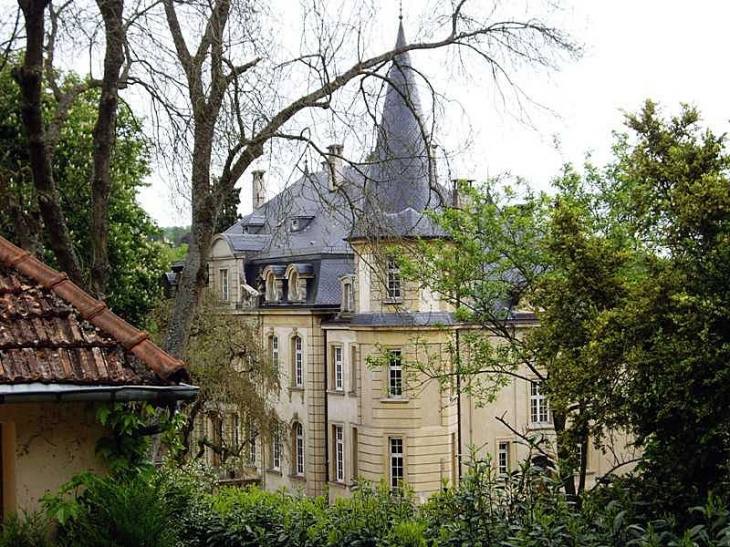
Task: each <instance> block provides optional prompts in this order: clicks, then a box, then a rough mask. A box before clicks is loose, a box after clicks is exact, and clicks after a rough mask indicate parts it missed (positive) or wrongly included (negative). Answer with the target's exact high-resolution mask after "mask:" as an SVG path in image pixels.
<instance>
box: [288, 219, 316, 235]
mask: <svg viewBox="0 0 730 547" xmlns="http://www.w3.org/2000/svg"><path fill="white" fill-rule="evenodd" d="M313 218H314V217H313V216H308V215H297V216H295V217H292V218H290V219H289V231H290V232H301V231H302V230H304V228H306V227H307V225H308V224H309V223H310V222H311V220H312V219H313Z"/></svg>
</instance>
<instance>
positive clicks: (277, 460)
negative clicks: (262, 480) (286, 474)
mask: <svg viewBox="0 0 730 547" xmlns="http://www.w3.org/2000/svg"><path fill="white" fill-rule="evenodd" d="M271 469H273V470H274V471H280V470H281V439H280V438H279V434H278V433H275V434H274V438H273V439H272V442H271Z"/></svg>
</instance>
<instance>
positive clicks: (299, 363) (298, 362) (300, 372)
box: [291, 334, 304, 389]
mask: <svg viewBox="0 0 730 547" xmlns="http://www.w3.org/2000/svg"><path fill="white" fill-rule="evenodd" d="M291 340H292V341H291V345H292V384H293V386H294V387H296V388H302V389H303V388H304V341H303V340H302V337H301V336H300V335H298V334H296V335H294V336H293V337H292V339H291Z"/></svg>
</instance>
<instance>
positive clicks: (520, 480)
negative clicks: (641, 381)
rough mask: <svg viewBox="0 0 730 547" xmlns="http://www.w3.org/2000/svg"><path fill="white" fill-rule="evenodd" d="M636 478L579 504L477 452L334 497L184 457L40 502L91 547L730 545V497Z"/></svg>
mask: <svg viewBox="0 0 730 547" xmlns="http://www.w3.org/2000/svg"><path fill="white" fill-rule="evenodd" d="M636 484H638V483H632V482H631V481H626V480H622V481H619V482H617V483H614V484H612V485H608V486H604V487H601V488H598V489H596V490H594V491H593V492H592V493H591V494H590V495H587V496H585V497H584V498H583V499H582V505H581V506H580V507H579V506H578V505H576V504H575V503H572V502H569V501H568V499H567V498H566V497H565V496H564V495H563V494H562V493H561V491H560V487H559V484H558V482H557V481H556V480H555V479H554V478H552V476H551V475H550V474H548V473H545V472H543V470H541V469H540V468H539V467H536V466H531V465H529V464H525V465H524V466H523V467H521V468H520V469H517V470H515V471H513V472H511V473H510V474H509V475H506V476H496V474H495V473H494V470H493V467H492V465H491V463H490V462H488V461H479V462H474V463H472V464H471V465H470V466H469V470H468V472H467V473H466V474H465V476H464V477H463V480H462V482H461V484H459V485H458V486H455V487H454V486H447V485H444V488H443V489H442V490H441V491H440V492H439V493H437V494H436V495H434V496H433V497H432V498H431V499H430V500H428V501H427V502H426V503H425V504H423V505H420V506H419V505H417V504H416V503H415V501H414V497H413V495H412V492H411V491H409V489H408V488H402V489H399V490H397V491H391V490H390V489H389V488H388V487H387V485H386V484H380V485H378V486H375V485H371V484H359V485H356V486H355V487H354V488H353V492H352V496H351V497H350V498H347V499H339V500H337V501H335V502H334V503H332V504H330V503H328V502H327V500H326V498H324V497H316V498H312V497H304V496H301V495H294V494H291V493H289V492H286V491H279V492H265V491H262V490H260V489H258V488H234V487H225V488H220V489H216V488H215V477H214V476H213V475H211V474H209V473H206V472H205V470H204V469H203V468H201V467H188V468H185V469H174V468H169V469H167V468H166V469H162V470H158V471H157V472H156V473H153V474H144V473H141V474H136V475H130V476H127V477H126V478H125V477H116V478H105V479H102V478H99V477H89V476H81V477H80V478H78V479H77V480H76V481H75V483H72V485H69V486H67V487H66V488H65V489H64V491H63V492H62V493H61V494H59V495H56V496H53V497H49V498H48V499H47V500H46V505H47V507H48V508H49V509H51V512H52V514H54V515H55V516H56V518H57V520H59V534H60V539H61V540H62V542H63V543H62V544H67V545H88V546H92V547H93V546H97V545H98V546H101V545H104V546H127V545H130V546H131V545H135V546H137V545H141V546H144V545H150V546H151V545H154V546H160V547H165V546H173V545H174V546H176V547H224V546H225V547H242V546H260V547H284V546H292V547H320V546H338V547H340V546H342V547H344V546H353V547H457V546H458V547H462V546H471V547H491V546H495V547H496V546H499V547H533V546H555V547H577V546H581V547H583V546H585V547H599V546H601V547H624V546H628V547H650V546H660V545H661V546H687V547H689V546H697V547H730V513H729V511H728V499H727V498H726V497H722V496H711V497H709V498H708V499H707V502H706V504H705V505H704V506H702V507H695V508H692V509H690V510H687V511H685V513H686V514H684V513H683V514H672V515H661V516H656V515H655V514H653V513H652V510H653V509H652V508H651V507H649V506H648V505H647V504H646V502H645V501H642V497H641V496H639V495H637V493H636V492H635V491H634V490H632V488H634V487H635V485H636ZM13 526H15V525H13ZM16 528H17V527H16ZM6 529H7V530H8V531H9V530H10V528H6ZM3 533H5V529H4V532H3ZM14 533H15V532H14ZM2 537H3V538H4V537H5V536H2ZM5 545H43V544H42V543H37V544H34V543H31V542H30V541H27V542H25V543H23V542H21V543H12V542H11V543H0V547H4V546H5Z"/></svg>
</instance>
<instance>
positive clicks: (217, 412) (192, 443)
mask: <svg viewBox="0 0 730 547" xmlns="http://www.w3.org/2000/svg"><path fill="white" fill-rule="evenodd" d="M170 305H171V301H167V302H163V303H161V304H160V305H159V306H158V308H157V309H156V310H155V313H154V314H153V316H154V324H155V327H156V328H155V329H154V334H155V336H157V337H158V338H159V337H161V336H162V335H163V334H164V332H166V330H167V324H168V322H169V321H170ZM194 325H195V326H194V328H193V332H192V334H191V337H190V340H189V343H188V347H187V349H186V352H185V355H184V359H185V363H186V369H187V370H188V372H189V373H190V377H191V380H192V382H193V383H194V384H195V385H196V386H198V387H199V388H200V391H199V392H198V396H197V397H196V398H195V400H194V401H193V402H192V403H189V404H187V405H186V406H185V407H184V408H183V412H184V413H185V415H186V416H187V421H186V423H185V425H184V426H183V427H182V428H181V441H180V442H181V444H182V445H183V446H182V449H181V450H180V452H179V454H178V456H179V458H178V459H180V460H182V459H183V458H184V457H186V456H190V457H193V458H199V457H201V456H202V455H203V453H204V450H205V448H206V447H207V448H209V449H210V450H212V451H213V452H214V453H216V454H217V455H218V456H219V461H220V462H221V464H222V465H224V464H230V463H233V464H235V463H236V462H237V461H240V460H241V458H242V456H244V455H247V452H246V449H247V447H248V446H249V445H248V443H249V442H250V441H251V440H255V439H257V438H259V439H261V438H263V439H268V438H270V436H271V434H272V433H273V432H274V431H275V430H277V429H278V428H279V427H280V426H281V424H280V423H279V419H278V417H277V415H276V411H275V409H274V405H273V403H274V397H275V396H276V395H278V392H279V371H278V370H277V369H276V368H275V365H274V363H272V362H271V359H269V357H268V355H267V352H266V350H265V348H264V347H262V345H261V332H260V331H259V330H258V329H257V325H256V324H255V323H253V324H252V323H251V322H249V321H247V320H246V319H245V318H242V317H241V316H236V315H230V314H226V313H222V312H221V305H220V302H219V301H217V300H216V299H215V297H214V296H212V295H210V294H207V295H206V297H205V300H204V302H203V305H202V306H201V308H200V310H199V312H198V316H197V317H196V318H195V323H194ZM234 414H235V415H237V416H238V417H239V419H240V422H239V423H240V425H242V426H245V434H244V435H242V436H241V437H240V438H239V440H238V442H237V443H236V442H235V439H231V438H228V436H226V435H222V434H220V435H213V436H212V437H211V436H206V437H204V438H202V439H201V438H198V439H193V435H192V434H193V430H194V427H195V422H196V420H198V419H200V418H201V417H208V418H212V419H213V423H214V424H218V425H219V426H220V429H221V431H220V432H221V433H222V430H224V429H225V426H226V422H225V420H227V419H229V418H230V417H231V416H233V415H234ZM216 437H217V438H216Z"/></svg>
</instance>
